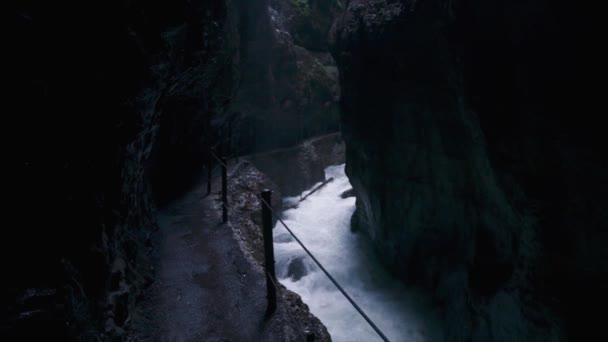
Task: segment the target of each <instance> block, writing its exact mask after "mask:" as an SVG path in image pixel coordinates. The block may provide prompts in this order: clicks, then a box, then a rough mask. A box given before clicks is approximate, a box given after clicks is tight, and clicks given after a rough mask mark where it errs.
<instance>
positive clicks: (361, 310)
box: [260, 197, 389, 342]
mask: <svg viewBox="0 0 608 342" xmlns="http://www.w3.org/2000/svg"><path fill="white" fill-rule="evenodd" d="M260 200H261V201H262V202H263V203H264V205H266V206H267V207H268V208H269V209H270V212H271V213H272V216H274V217H275V218H276V219H277V220H278V221H279V222H281V224H282V225H283V227H285V229H287V231H288V232H289V234H291V236H293V238H294V239H295V240H296V242H298V244H299V245H300V246H301V247H302V249H304V251H305V252H306V253H307V254H308V256H310V258H311V259H312V260H313V261H314V262H315V264H317V266H319V268H320V269H321V271H323V273H325V275H326V276H327V278H329V280H331V282H332V283H333V284H334V285H335V286H336V288H338V290H340V292H341V293H342V295H344V297H345V298H346V299H347V300H348V301H349V302H350V304H351V305H352V306H353V307H354V308H355V309H356V310H357V312H359V314H360V315H361V316H362V317H363V318H364V319H365V321H366V322H367V323H368V324H369V325H370V326H371V327H372V328H373V329H374V331H375V332H376V333H377V334H378V335H379V336H380V338H382V340H383V341H386V342H388V341H389V340H388V338H387V337H386V336H385V335H384V333H382V331H381V330H380V328H378V326H377V325H376V324H375V323H374V322H373V321H372V320H371V318H369V317H368V316H367V314H365V312H364V311H363V309H361V307H360V306H359V305H358V304H357V303H356V302H355V301H354V299H352V298H351V296H350V295H349V294H348V293H347V292H346V291H345V290H344V288H342V286H341V285H340V284H339V283H338V282H337V281H336V279H334V277H333V276H332V275H331V274H329V272H327V270H326V269H325V267H323V265H321V262H319V260H317V258H315V256H314V255H313V254H312V253H311V252H310V251H309V250H308V248H306V246H304V244H303V243H302V241H300V239H298V237H297V236H296V235H295V234H294V233H293V231H292V230H291V229H290V228H289V227H288V226H287V224H285V222H283V220H282V219H281V218H280V217H279V216H278V215H277V214H276V213H275V212H274V210H273V209H272V205H270V204H269V203H268V202H266V201H265V200H264V199H263V198H261V197H260Z"/></svg>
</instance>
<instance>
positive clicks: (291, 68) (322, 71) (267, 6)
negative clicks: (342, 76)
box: [219, 0, 339, 153]
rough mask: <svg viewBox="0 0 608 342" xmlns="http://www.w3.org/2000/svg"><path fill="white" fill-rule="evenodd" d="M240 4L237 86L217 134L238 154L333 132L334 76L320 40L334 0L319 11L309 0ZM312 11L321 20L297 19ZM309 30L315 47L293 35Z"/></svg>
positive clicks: (335, 126)
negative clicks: (304, 22)
mask: <svg viewBox="0 0 608 342" xmlns="http://www.w3.org/2000/svg"><path fill="white" fill-rule="evenodd" d="M241 2H242V3H243V4H247V6H243V5H241V6H240V7H241V9H242V11H243V12H242V13H241V15H240V17H241V18H246V20H240V21H239V27H240V28H241V29H240V31H241V32H247V33H246V34H245V35H243V36H241V37H240V48H239V69H240V70H241V74H240V77H239V88H238V91H237V93H236V94H235V96H234V98H233V101H232V105H231V108H230V111H229V112H228V116H227V119H226V120H225V122H223V123H221V126H219V131H220V132H221V134H222V135H223V139H224V140H225V141H226V143H227V144H228V145H230V146H233V147H234V146H238V148H239V149H240V153H244V152H259V151H263V150H268V149H270V148H273V147H276V146H280V147H287V146H292V145H294V144H296V143H300V142H302V141H303V140H304V139H306V138H310V137H313V136H316V135H321V134H326V133H330V132H335V131H337V130H338V121H339V118H338V117H339V115H338V96H339V87H338V74H337V68H336V66H335V62H334V61H333V58H332V57H331V55H330V54H329V51H328V49H327V43H326V42H327V37H328V34H329V29H330V23H331V22H332V21H333V19H334V17H335V15H336V14H337V6H338V5H337V3H338V2H337V1H335V0H332V1H326V2H323V3H327V5H322V6H320V8H319V9H318V10H313V9H316V8H317V7H318V6H316V5H315V4H316V3H317V1H312V0H273V1H269V0H264V1H259V2H255V4H253V3H251V2H250V1H244V0H243V1H241ZM319 3H321V2H319ZM237 4H238V1H237ZM330 4H331V6H330ZM313 15H314V18H316V20H314V21H315V22H322V23H323V24H318V25H316V26H315V29H312V28H309V27H308V26H306V25H305V26H301V25H298V24H297V23H299V22H301V21H303V20H304V21H305V20H308V21H310V20H313V19H311V18H313ZM317 26H318V27H317ZM309 33H310V34H313V35H314V37H315V40H314V41H315V43H316V44H317V45H318V46H317V45H315V46H313V45H314V44H312V45H311V44H306V43H305V42H303V41H301V40H300V39H299V38H298V37H300V36H302V35H308V34H309ZM237 153H238V152H237Z"/></svg>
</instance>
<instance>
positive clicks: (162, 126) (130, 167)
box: [0, 0, 337, 340]
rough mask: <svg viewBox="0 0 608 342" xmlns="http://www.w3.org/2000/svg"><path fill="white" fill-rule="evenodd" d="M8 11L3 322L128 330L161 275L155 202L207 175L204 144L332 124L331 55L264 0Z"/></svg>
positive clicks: (238, 143)
mask: <svg viewBox="0 0 608 342" xmlns="http://www.w3.org/2000/svg"><path fill="white" fill-rule="evenodd" d="M9 14H10V21H9V24H10V27H11V30H12V31H11V34H10V35H9V36H10V37H9V39H8V47H7V48H6V51H7V53H6V55H7V56H8V63H7V65H8V66H9V67H8V70H7V73H6V76H5V81H6V83H7V85H8V88H9V91H8V95H9V96H7V98H8V101H9V103H8V104H5V106H6V108H11V114H10V115H9V116H8V117H7V119H8V122H7V123H5V125H6V126H5V127H7V129H8V132H7V133H6V134H5V137H7V138H8V139H7V143H6V144H5V146H7V147H9V149H10V150H11V151H10V154H9V159H8V160H9V161H8V162H7V166H8V169H9V174H10V179H11V186H10V187H9V192H8V193H7V194H6V195H7V198H8V197H10V198H11V201H13V203H11V205H10V209H11V210H9V212H11V213H12V214H14V216H15V217H14V218H15V219H16V220H17V223H16V224H15V225H11V226H10V227H9V226H5V228H4V229H3V233H4V236H3V238H2V246H1V250H2V256H1V257H2V259H1V260H2V261H1V262H2V270H3V279H4V281H3V291H2V295H1V302H2V304H3V311H2V312H1V316H0V322H1V323H0V334H2V336H5V335H9V336H19V337H20V338H22V339H23V338H27V337H28V336H34V335H37V334H39V333H41V332H44V333H48V336H46V337H47V338H48V339H51V338H54V337H57V338H59V339H62V338H65V337H66V336H68V337H70V338H75V339H84V340H90V339H93V338H97V337H99V338H102V339H107V338H122V337H124V335H125V333H128V331H129V328H130V326H129V324H130V322H131V321H132V319H133V308H134V307H135V304H136V302H137V301H138V299H139V295H140V293H141V290H142V289H143V288H144V287H145V286H146V285H147V284H148V283H149V282H150V280H151V279H152V276H153V270H152V269H151V265H152V264H153V263H152V261H151V260H152V259H153V258H154V256H155V244H154V241H155V234H156V230H157V229H156V215H155V210H156V209H155V208H156V207H157V206H162V205H164V204H166V203H167V202H169V201H171V200H173V199H174V198H176V197H177V196H178V195H180V194H181V193H183V192H184V191H185V190H187V189H188V188H189V187H190V186H191V185H192V183H193V182H194V181H196V180H197V179H198V177H199V176H200V173H201V170H202V167H203V165H205V164H206V161H207V160H209V159H210V156H209V152H208V151H209V150H208V147H209V146H211V145H215V144H219V146H220V149H221V150H223V153H225V154H228V153H229V152H228V149H234V150H237V151H238V152H240V153H244V152H251V151H255V150H258V149H270V148H274V147H277V146H284V145H289V144H291V143H294V142H296V141H300V140H301V139H303V136H305V135H312V134H317V133H319V132H326V131H328V130H335V129H336V128H337V103H336V101H337V95H336V93H337V75H336V74H335V72H334V73H332V72H331V71H332V70H331V68H333V69H335V66H331V64H332V60H331V57H330V56H329V55H328V53H325V54H321V55H320V56H321V57H328V58H325V59H324V58H321V57H319V58H317V57H313V55H312V53H310V52H308V51H307V50H305V49H302V48H299V47H296V46H295V45H294V44H293V42H292V40H291V36H290V34H289V33H288V32H286V31H285V32H283V33H281V32H278V31H277V28H278V27H280V26H279V25H281V24H280V23H281V22H282V20H283V19H282V16H281V15H280V14H277V13H276V11H274V12H273V11H271V9H270V8H269V2H268V1H248V0H235V1H226V0H211V1H202V0H196V1H177V2H175V1H161V2H153V3H152V2H148V1H111V2H99V1H95V2H92V3H91V2H88V3H75V2H62V3H54V4H51V3H48V2H43V1H39V2H38V1H29V2H25V3H23V4H20V5H16V6H13V7H12V8H11V10H10V12H9ZM328 20H329V19H328ZM281 34H283V35H284V37H283V38H281V37H282V36H281ZM325 60H327V61H325ZM320 61H322V62H320ZM326 66H329V69H330V71H328V70H327V69H328V68H326ZM281 68H283V69H281ZM284 69H288V71H289V72H287V71H285V70H284ZM304 71H306V72H304ZM309 71H310V72H309ZM334 71H335V70H334ZM285 94H287V95H285ZM304 95H305V96H304ZM300 98H306V100H307V101H308V102H306V103H304V102H303V103H301V104H300V103H298V104H297V105H293V106H291V105H290V103H292V102H296V101H297V100H298V99H300ZM281 101H283V102H281ZM283 104H284V105H285V106H287V107H290V106H291V107H292V108H295V109H293V110H291V111H289V110H287V109H286V110H283V109H284V108H283V107H281V105H283ZM320 109H322V110H320ZM283 113H286V114H283ZM313 113H315V115H313ZM282 115H283V116H282ZM279 119H282V120H283V121H281V120H279ZM296 119H301V121H303V122H304V124H300V123H298V120H296ZM252 122H254V123H255V124H251V123H252ZM283 124H284V126H281V125H283ZM302 127H304V128H305V132H302V134H300V136H297V134H296V131H303V130H304V129H302ZM249 129H252V130H254V131H249ZM255 130H259V132H256V131H255ZM281 134H282V136H281ZM268 136H271V137H274V136H278V138H276V139H266V137H268ZM258 137H261V138H260V139H259V140H258ZM258 142H259V144H257V143H258ZM258 145H259V146H258ZM66 322H67V324H66Z"/></svg>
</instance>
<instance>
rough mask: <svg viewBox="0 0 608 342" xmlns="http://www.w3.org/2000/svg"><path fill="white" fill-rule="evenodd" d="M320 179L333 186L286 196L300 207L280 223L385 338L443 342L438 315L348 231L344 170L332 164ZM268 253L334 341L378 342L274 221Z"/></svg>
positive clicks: (351, 203) (351, 206)
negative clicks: (289, 230)
mask: <svg viewBox="0 0 608 342" xmlns="http://www.w3.org/2000/svg"><path fill="white" fill-rule="evenodd" d="M325 174H326V177H327V178H329V177H334V181H333V182H330V183H328V184H327V185H326V186H325V187H323V188H322V189H321V190H319V191H317V192H315V193H314V194H312V195H311V196H310V197H308V198H307V199H306V200H305V201H303V202H299V200H300V198H299V197H293V198H286V199H285V201H286V202H287V203H286V204H287V205H293V204H295V203H298V202H299V203H298V206H297V208H294V209H289V210H286V211H285V212H284V213H283V219H284V221H285V223H286V224H287V225H288V226H289V227H290V228H291V229H292V231H293V232H294V233H295V234H296V236H298V238H299V239H300V240H301V241H302V242H303V243H304V244H305V245H306V246H307V247H308V249H309V250H310V251H311V252H312V253H313V255H315V257H317V259H318V260H319V261H320V262H321V264H323V265H324V266H325V268H326V269H327V270H328V271H329V273H330V274H332V275H333V276H334V278H335V279H336V280H337V281H338V282H339V283H340V284H341V285H342V286H343V287H344V289H345V290H346V292H348V293H349V294H350V296H351V297H352V298H353V299H354V300H355V301H356V302H357V303H358V304H359V306H360V307H361V308H362V309H363V310H364V311H365V312H366V313H367V314H368V316H369V317H370V318H371V319H372V321H374V322H375V323H376V325H377V326H378V327H379V328H380V330H382V331H383V332H384V333H385V334H386V336H387V337H388V339H389V340H391V341H393V342H395V341H441V340H442V338H441V335H440V333H439V330H440V329H438V328H437V327H438V326H439V325H438V324H437V322H438V320H437V317H436V315H435V313H434V312H433V310H431V309H430V305H429V304H428V303H427V302H426V300H425V299H424V298H423V296H421V295H418V294H417V293H416V292H414V291H412V290H410V289H408V288H407V287H405V286H404V285H403V284H402V283H401V282H399V281H398V280H397V279H395V278H394V277H392V276H391V275H390V274H389V273H388V272H387V271H386V270H385V269H384V268H383V267H382V266H381V265H380V263H379V261H378V259H377V257H376V256H375V254H374V252H373V248H372V246H371V245H370V243H369V242H368V240H366V238H365V237H364V236H362V235H361V234H356V233H352V232H351V230H350V218H351V215H352V213H353V212H354V210H355V198H354V197H349V198H345V199H343V198H341V197H340V194H342V193H343V192H344V191H346V190H348V189H350V188H351V185H350V183H349V182H348V178H347V177H346V175H345V174H344V165H339V166H330V167H328V168H327V169H325ZM313 188H314V187H313ZM309 191H310V190H309ZM306 193H307V192H305V193H304V195H305V194H306ZM274 248H275V259H276V273H277V277H278V278H279V279H280V281H281V282H282V283H283V284H284V285H285V286H287V288H289V289H290V290H292V291H294V292H296V293H298V294H299V295H300V296H302V299H303V300H304V302H305V303H307V304H308V305H309V307H310V310H311V312H312V313H314V314H315V315H316V316H317V317H319V319H321V321H322V322H323V323H324V324H325V326H327V329H328V330H329V333H330V334H331V336H332V338H333V340H334V341H337V342H341V341H348V342H351V341H352V342H354V341H362V342H368V341H381V339H380V338H379V337H378V335H377V334H376V333H375V332H374V331H373V329H372V328H371V327H370V326H369V325H368V324H367V323H366V322H365V320H364V319H363V318H362V317H361V316H360V315H359V313H357V311H356V310H355V309H354V308H353V306H352V305H351V304H350V303H349V302H348V301H347V300H346V299H345V298H344V297H343V296H342V294H341V293H340V292H339V291H338V289H336V287H335V286H334V285H333V284H332V283H331V282H330V281H329V279H327V277H326V276H325V275H324V274H323V272H322V271H321V270H320V269H319V268H318V267H317V266H316V265H315V264H314V262H313V261H312V259H310V257H308V256H307V255H306V254H305V252H304V250H303V249H302V248H301V247H300V246H299V245H298V244H297V242H295V240H293V239H292V238H291V236H290V235H289V233H288V232H287V231H286V230H285V228H283V226H282V225H281V224H280V223H277V225H276V228H275V229H274Z"/></svg>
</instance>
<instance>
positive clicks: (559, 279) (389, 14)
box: [332, 0, 608, 341]
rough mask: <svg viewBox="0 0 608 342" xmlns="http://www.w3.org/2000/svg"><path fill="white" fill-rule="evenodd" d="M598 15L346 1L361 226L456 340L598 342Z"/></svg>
mask: <svg viewBox="0 0 608 342" xmlns="http://www.w3.org/2000/svg"><path fill="white" fill-rule="evenodd" d="M596 23H597V22H596V21H594V18H593V17H592V15H591V13H589V11H588V10H587V9H585V10H583V9H582V8H579V7H577V5H575V4H563V3H561V2H551V3H549V2H545V1H528V2H525V3H521V2H502V1H474V0H473V1H465V0H462V1H458V0H454V1H444V0H421V1H413V0H351V1H349V2H348V5H347V8H346V10H345V11H344V12H343V14H342V15H341V16H340V17H339V19H338V20H337V23H336V27H335V30H334V31H333V33H332V36H333V38H332V39H333V48H332V49H333V55H334V57H335V59H336V61H337V63H338V67H339V70H340V84H341V92H342V98H341V109H342V131H343V136H344V139H345V141H346V149H347V152H346V155H347V167H346V170H347V174H348V175H349V178H350V181H351V183H352V184H353V187H354V190H355V193H356V195H357V211H356V213H355V215H354V216H353V219H352V221H353V227H354V228H355V229H359V230H362V231H363V232H365V233H366V234H368V235H369V236H370V238H371V239H372V240H373V241H374V242H375V243H376V246H377V250H378V253H379V254H380V255H382V257H383V259H384V261H385V263H386V264H387V266H388V267H390V268H391V269H392V270H393V271H394V272H395V273H396V274H398V275H399V276H400V277H401V278H403V279H404V280H405V281H406V282H409V283H415V284H418V285H420V286H422V287H424V288H425V289H427V290H428V291H429V292H431V293H432V294H433V295H434V297H435V299H436V301H437V303H438V304H440V305H441V307H442V308H443V312H444V318H445V322H446V327H445V330H446V333H445V336H448V339H449V340H477V341H487V340H501V341H502V340H553V339H560V338H564V337H571V338H574V337H577V338H581V337H582V336H591V334H592V333H593V332H592V331H593V330H594V329H598V328H597V327H598V326H599V324H598V325H597V326H594V323H599V322H598V318H597V317H595V316H593V314H591V313H588V311H587V310H585V309H584V308H585V307H594V308H599V307H601V305H602V304H600V303H606V294H605V291H604V290H603V289H606V288H608V287H607V285H608V276H607V269H606V265H608V253H607V252H606V251H607V250H606V248H605V247H602V246H603V245H605V243H606V242H607V241H608V240H607V238H608V235H607V232H606V227H607V226H608V224H607V223H608V222H607V219H606V216H605V214H602V212H604V211H605V208H606V205H607V203H606V200H605V198H602V196H601V194H602V193H604V194H605V193H606V191H607V190H608V189H607V184H608V179H607V177H606V175H607V174H608V173H607V172H606V171H608V170H607V164H606V161H605V157H604V156H605V155H606V149H605V148H603V147H602V146H603V144H602V143H601V137H602V135H601V130H600V129H599V128H598V125H597V120H596V119H595V114H594V113H595V110H593V104H592V103H593V101H594V100H593V99H591V100H590V99H589V96H591V95H592V94H595V92H596V91H594V90H593V89H584V90H583V89H581V88H579V85H581V84H585V75H586V73H587V72H590V71H592V70H595V68H596V66H597V65H599V63H597V62H598V61H599V59H596V57H595V56H594V55H593V54H591V53H590V51H591V47H592V46H593V45H592V44H593V43H592V42H593V38H592V37H593V34H592V32H593V28H594V27H595V26H594V25H595V24H596Z"/></svg>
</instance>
